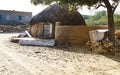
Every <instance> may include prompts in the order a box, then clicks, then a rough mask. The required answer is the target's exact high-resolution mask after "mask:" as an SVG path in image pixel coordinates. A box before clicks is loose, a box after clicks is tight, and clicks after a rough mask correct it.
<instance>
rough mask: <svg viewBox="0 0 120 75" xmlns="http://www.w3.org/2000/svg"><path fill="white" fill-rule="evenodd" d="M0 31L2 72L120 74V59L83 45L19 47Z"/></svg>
mask: <svg viewBox="0 0 120 75" xmlns="http://www.w3.org/2000/svg"><path fill="white" fill-rule="evenodd" d="M14 35H17V34H8V33H7V34H5V33H4V34H3V33H0V75H120V58H118V57H114V56H111V55H100V54H93V53H91V52H90V51H89V50H87V49H84V48H80V47H68V48H57V47H53V48H52V47H38V46H20V45H19V44H16V43H11V42H9V40H10V37H11V36H14Z"/></svg>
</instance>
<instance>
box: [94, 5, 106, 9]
mask: <svg viewBox="0 0 120 75" xmlns="http://www.w3.org/2000/svg"><path fill="white" fill-rule="evenodd" d="M101 6H102V7H106V6H105V5H103V4H99V5H96V6H95V8H96V9H98V8H99V7H101Z"/></svg>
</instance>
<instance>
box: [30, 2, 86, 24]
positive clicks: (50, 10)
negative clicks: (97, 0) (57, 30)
mask: <svg viewBox="0 0 120 75" xmlns="http://www.w3.org/2000/svg"><path fill="white" fill-rule="evenodd" d="M39 22H45V23H46V22H50V23H53V24H55V23H56V22H61V23H62V25H86V24H85V21H84V19H83V17H82V16H81V15H80V13H79V12H77V11H75V12H73V13H71V12H69V11H68V7H67V6H63V7H60V6H59V4H53V5H51V6H49V7H47V8H46V9H45V10H43V11H42V12H40V13H38V14H37V15H36V16H34V17H33V18H32V19H31V21H30V23H29V24H30V25H34V24H37V23H39Z"/></svg>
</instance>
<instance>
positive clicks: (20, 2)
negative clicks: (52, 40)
mask: <svg viewBox="0 0 120 75" xmlns="http://www.w3.org/2000/svg"><path fill="white" fill-rule="evenodd" d="M46 7H47V6H45V5H37V6H35V5H33V4H31V3H30V0H0V10H15V11H26V12H32V13H33V16H34V15H36V14H37V13H39V12H41V11H42V10H44V9H45V8H46ZM119 8H120V5H119V6H118V7H117V9H116V13H120V9H119ZM103 9H104V8H100V9H98V10H95V9H91V10H88V9H87V8H86V7H83V8H81V9H79V12H80V13H81V14H84V15H92V14H94V13H95V12H96V11H99V10H103Z"/></svg>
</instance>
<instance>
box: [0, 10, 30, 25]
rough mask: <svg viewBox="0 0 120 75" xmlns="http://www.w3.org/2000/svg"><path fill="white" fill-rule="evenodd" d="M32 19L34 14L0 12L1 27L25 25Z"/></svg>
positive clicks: (10, 11)
mask: <svg viewBox="0 0 120 75" xmlns="http://www.w3.org/2000/svg"><path fill="white" fill-rule="evenodd" d="M31 17H32V12H23V11H15V10H0V25H25V24H28V23H29V21H30V19H31Z"/></svg>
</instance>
